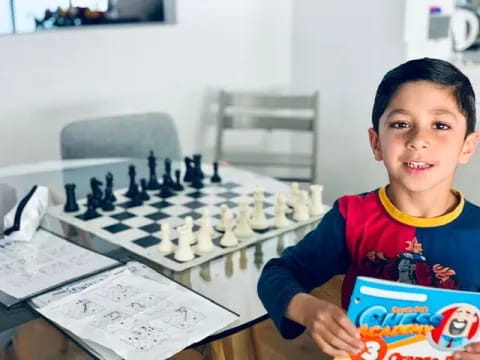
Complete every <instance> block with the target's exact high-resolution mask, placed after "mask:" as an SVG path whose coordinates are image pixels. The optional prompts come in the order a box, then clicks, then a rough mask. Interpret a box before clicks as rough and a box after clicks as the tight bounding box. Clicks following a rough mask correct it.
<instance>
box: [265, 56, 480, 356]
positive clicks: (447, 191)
mask: <svg viewBox="0 0 480 360" xmlns="http://www.w3.org/2000/svg"><path fill="white" fill-rule="evenodd" d="M372 122H373V128H371V129H369V131H368V134H369V139H370V146H371V148H372V151H373V154H374V157H375V159H376V160H377V161H383V162H384V165H385V167H386V169H387V172H388V177H389V184H388V185H387V186H386V187H383V188H380V189H377V190H375V191H372V192H369V193H365V194H361V195H354V196H343V197H341V198H339V199H338V200H337V201H336V202H335V204H334V205H333V208H332V209H331V210H330V211H329V212H328V213H327V214H326V215H325V216H324V218H323V219H322V221H321V223H320V224H319V225H318V227H317V228H316V229H315V230H314V231H312V232H310V233H309V234H307V235H306V236H305V238H304V239H303V240H302V241H300V242H299V243H298V244H297V245H295V246H293V247H290V248H288V249H286V250H285V251H284V253H283V254H282V256H281V257H280V258H278V259H272V260H270V261H269V262H268V263H267V264H266V266H265V268H264V270H263V273H262V275H261V277H260V280H259V283H258V293H259V296H260V298H261V300H262V302H263V304H264V306H265V308H266V309H267V310H268V312H269V314H270V316H271V318H272V320H273V321H274V323H275V325H276V326H277V328H278V329H279V331H280V333H281V334H282V335H283V336H284V337H286V338H294V337H296V336H298V335H299V334H300V333H302V332H303V331H304V330H305V328H306V329H307V330H308V331H309V333H310V335H311V336H312V338H313V340H314V341H315V342H316V344H317V345H318V346H319V347H320V349H322V350H323V351H324V352H325V353H327V354H329V355H332V356H337V355H346V354H347V353H359V352H360V351H361V350H362V347H363V345H362V342H361V341H360V340H359V338H360V336H359V334H358V331H357V329H356V328H355V327H354V325H353V324H352V323H351V322H350V320H349V319H348V318H347V316H346V315H345V312H344V311H343V310H342V309H341V308H339V307H337V306H336V305H334V304H330V303H328V302H326V301H323V300H320V299H317V298H315V297H313V296H312V295H309V294H308V293H309V292H310V291H311V290H312V289H313V288H315V287H317V286H320V285H321V284H323V283H324V282H326V281H327V280H328V279H329V278H331V277H332V276H334V275H336V274H346V276H345V280H344V283H343V286H342V305H343V307H344V308H346V307H347V306H348V301H349V298H350V295H351V292H352V289H353V285H354V282H355V278H356V277H357V276H360V275H363V276H371V277H376V278H382V279H388V280H397V281H402V282H407V283H412V284H420V285H428V286H436V287H443V288H458V289H463V290H470V291H479V290H480V261H479V260H478V250H480V221H479V220H480V208H479V207H477V206H475V205H473V204H472V203H470V202H468V201H466V200H464V198H463V195H462V194H461V193H460V192H459V191H457V190H453V189H452V188H451V185H452V182H453V176H454V173H455V169H456V167H457V165H458V164H465V163H467V162H468V160H469V159H470V158H471V156H472V155H473V153H474V151H475V149H476V147H477V142H478V138H479V135H478V133H476V132H475V131H474V129H475V95H474V92H473V89H472V86H471V84H470V81H469V80H468V78H467V77H466V76H465V75H464V74H463V73H462V72H460V71H459V70H458V69H457V68H456V67H454V66H453V65H451V64H449V63H448V62H445V61H442V60H437V59H429V58H424V59H418V60H412V61H409V62H406V63H404V64H402V65H400V66H398V67H397V68H395V69H393V70H391V71H389V72H388V73H387V74H386V75H385V77H384V78H383V80H382V82H381V83H380V85H379V87H378V89H377V94H376V96H375V102H374V105H373V113H372ZM461 350H462V351H456V352H455V356H456V358H457V359H462V360H464V359H466V360H469V359H480V343H476V344H471V345H470V346H468V347H467V348H466V349H461Z"/></svg>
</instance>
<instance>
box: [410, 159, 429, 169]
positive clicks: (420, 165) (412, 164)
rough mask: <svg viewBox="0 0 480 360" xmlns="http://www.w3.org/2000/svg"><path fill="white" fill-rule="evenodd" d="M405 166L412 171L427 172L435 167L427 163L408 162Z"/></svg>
mask: <svg viewBox="0 0 480 360" xmlns="http://www.w3.org/2000/svg"><path fill="white" fill-rule="evenodd" d="M405 165H406V166H407V167H408V168H409V169H412V170H426V169H430V168H431V167H433V164H430V163H427V162H425V161H407V162H406V163H405Z"/></svg>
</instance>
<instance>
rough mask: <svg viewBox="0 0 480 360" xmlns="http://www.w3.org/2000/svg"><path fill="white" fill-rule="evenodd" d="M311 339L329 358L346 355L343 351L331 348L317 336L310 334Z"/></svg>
mask: <svg viewBox="0 0 480 360" xmlns="http://www.w3.org/2000/svg"><path fill="white" fill-rule="evenodd" d="M312 338H313V340H314V341H315V343H316V344H317V346H318V347H319V348H320V350H322V351H323V352H324V353H326V354H328V355H330V356H347V355H348V353H347V352H346V351H344V350H340V349H336V348H334V347H333V346H331V345H329V344H328V343H327V342H326V341H325V340H323V339H322V337H321V336H319V335H317V334H312Z"/></svg>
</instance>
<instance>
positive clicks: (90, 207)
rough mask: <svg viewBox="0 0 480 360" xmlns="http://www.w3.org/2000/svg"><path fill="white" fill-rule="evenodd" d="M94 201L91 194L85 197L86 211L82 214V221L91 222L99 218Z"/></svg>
mask: <svg viewBox="0 0 480 360" xmlns="http://www.w3.org/2000/svg"><path fill="white" fill-rule="evenodd" d="M94 202H95V200H94V199H93V194H88V195H87V211H85V213H83V214H82V219H83V220H91V219H95V218H97V217H99V216H100V214H99V213H98V212H97V210H96V208H95V204H94Z"/></svg>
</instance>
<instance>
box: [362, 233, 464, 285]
mask: <svg viewBox="0 0 480 360" xmlns="http://www.w3.org/2000/svg"><path fill="white" fill-rule="evenodd" d="M363 262H364V265H365V266H366V270H367V272H368V273H369V274H370V275H373V276H375V277H380V278H382V279H386V280H395V281H399V282H402V283H407V284H418V285H427V286H435V287H441V288H446V289H457V288H458V285H457V283H456V282H455V280H453V279H452V277H453V276H454V275H455V274H456V273H455V270H453V269H451V268H449V267H447V266H443V265H440V264H435V265H434V266H430V265H429V264H428V262H427V258H426V257H425V256H424V255H423V248H422V244H421V243H420V242H419V241H418V239H417V238H416V237H414V238H413V239H412V240H408V241H406V242H405V250H404V251H403V252H401V253H399V254H398V255H397V256H396V257H394V258H389V257H388V256H386V255H385V253H383V252H376V251H369V252H368V253H367V255H366V256H365V258H364V261H363Z"/></svg>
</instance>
